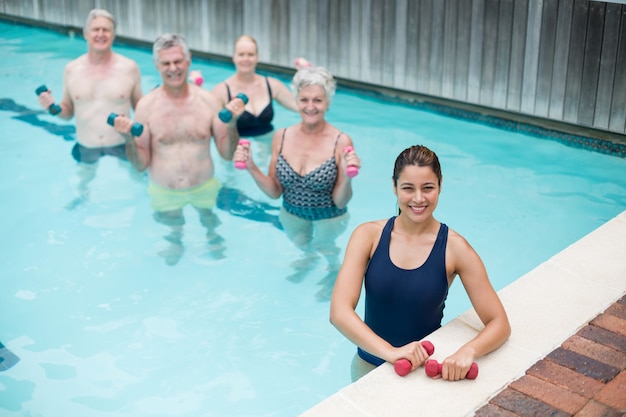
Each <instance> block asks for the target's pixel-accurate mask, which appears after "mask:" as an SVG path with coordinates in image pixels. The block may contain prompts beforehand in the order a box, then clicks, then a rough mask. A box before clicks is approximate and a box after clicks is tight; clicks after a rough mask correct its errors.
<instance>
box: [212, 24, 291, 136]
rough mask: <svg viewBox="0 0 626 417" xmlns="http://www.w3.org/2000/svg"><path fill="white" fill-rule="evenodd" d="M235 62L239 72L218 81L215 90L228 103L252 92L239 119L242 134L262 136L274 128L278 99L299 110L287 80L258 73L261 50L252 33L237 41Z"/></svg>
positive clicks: (286, 106)
mask: <svg viewBox="0 0 626 417" xmlns="http://www.w3.org/2000/svg"><path fill="white" fill-rule="evenodd" d="M233 62H234V64H235V68H236V73H235V74H234V75H232V76H231V77H229V78H227V79H226V80H225V81H224V82H222V83H219V84H217V85H216V86H215V88H214V89H213V93H214V94H215V95H216V96H217V97H218V98H219V100H220V101H221V102H222V105H226V103H228V102H230V100H231V99H232V97H234V96H236V95H237V94H239V93H243V94H245V95H246V96H248V104H246V107H245V111H244V113H243V114H242V115H241V117H240V118H239V120H238V121H237V129H238V130H239V136H241V137H242V138H245V137H247V138H250V137H259V136H263V135H266V134H268V133H270V132H272V131H273V130H274V127H273V126H272V120H273V118H274V107H273V101H274V100H276V101H277V102H278V103H280V104H281V105H282V106H283V107H284V108H286V109H288V110H292V111H298V108H297V107H296V103H295V100H294V96H293V94H292V93H291V91H289V89H288V88H287V86H286V85H285V84H283V83H282V82H281V81H280V80H278V79H276V78H273V77H264V76H262V75H259V74H257V73H256V66H257V63H258V62H259V53H258V45H257V42H256V40H255V39H254V38H253V37H252V36H249V35H242V36H240V37H239V38H238V39H237V40H236V41H235V51H234V54H233ZM270 137H271V136H270Z"/></svg>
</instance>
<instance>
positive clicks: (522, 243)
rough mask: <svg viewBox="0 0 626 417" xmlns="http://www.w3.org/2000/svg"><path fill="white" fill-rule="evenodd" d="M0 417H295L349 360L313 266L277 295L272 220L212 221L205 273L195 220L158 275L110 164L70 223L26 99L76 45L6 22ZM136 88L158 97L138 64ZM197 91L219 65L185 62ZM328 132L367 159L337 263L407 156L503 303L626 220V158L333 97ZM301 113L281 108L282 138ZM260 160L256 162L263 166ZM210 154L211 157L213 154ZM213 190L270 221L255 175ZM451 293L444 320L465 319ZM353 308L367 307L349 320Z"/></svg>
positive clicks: (57, 152)
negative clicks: (425, 164)
mask: <svg viewBox="0 0 626 417" xmlns="http://www.w3.org/2000/svg"><path fill="white" fill-rule="evenodd" d="M0 45H1V48H2V50H3V60H1V61H0V99H8V100H12V101H13V103H15V104H16V105H20V106H23V107H22V108H21V110H19V111H18V110H17V107H16V106H13V108H14V110H15V111H11V110H7V108H9V107H11V106H9V105H8V104H7V103H10V102H7V101H3V103H4V107H3V108H4V110H2V111H0V126H2V127H1V129H2V140H3V145H4V148H3V151H2V152H1V153H0V174H1V179H0V190H2V195H3V198H2V199H0V209H1V212H2V219H1V221H0V225H1V230H2V232H3V237H4V245H3V250H2V251H1V252H0V262H1V263H0V266H1V267H2V274H1V275H0V277H1V278H0V283H1V284H0V285H1V288H2V291H0V342H1V343H3V344H4V345H5V346H7V347H8V348H9V349H10V350H11V352H13V353H14V354H15V355H17V356H18V357H19V358H20V361H19V362H18V363H17V364H15V366H13V367H11V368H10V369H7V370H2V363H0V415H2V416H7V417H16V416H81V417H92V416H93V417H111V416H121V415H126V416H134V417H140V416H168V417H172V416H185V417H186V416H190V417H191V416H193V417H196V416H198V417H199V416H202V417H205V416H220V417H224V416H295V415H298V414H300V413H302V412H304V411H305V410H307V409H308V408H310V407H312V406H313V405H315V404H316V403H317V402H319V401H321V400H322V399H324V398H326V397H328V396H329V395H331V394H333V393H334V392H336V391H337V390H339V389H340V388H342V387H343V386H345V385H347V384H349V383H350V370H349V367H350V361H351V359H352V356H353V354H354V351H355V348H354V346H353V345H352V344H351V343H350V342H348V341H347V340H346V339H345V338H344V337H343V336H341V335H340V334H339V333H338V332H337V331H336V330H335V329H334V328H333V327H332V326H331V325H330V324H329V323H328V302H323V301H318V299H317V298H316V293H317V292H318V291H319V290H320V289H323V287H324V285H323V283H320V280H321V279H322V277H324V275H325V268H324V267H325V265H324V264H323V262H322V263H320V264H318V265H316V266H315V267H313V268H312V269H311V271H310V273H309V275H308V276H307V277H306V278H305V279H304V280H303V281H302V282H300V283H297V284H296V283H293V282H290V281H288V280H287V279H286V277H287V276H288V275H289V274H290V268H289V263H290V262H291V261H292V260H294V259H296V258H297V257H298V255H299V254H298V252H297V250H295V248H294V247H293V245H292V244H291V243H290V242H289V241H288V240H287V239H286V237H285V236H284V234H283V233H282V232H281V231H280V230H278V229H276V228H275V227H273V226H272V225H271V224H269V223H265V222H255V221H250V220H247V219H245V218H241V217H235V216H233V215H231V214H229V213H227V212H225V211H216V213H217V214H218V216H219V218H220V220H221V221H222V225H221V226H220V228H219V231H220V233H221V234H222V236H224V237H225V238H226V245H227V250H226V255H227V256H226V258H225V259H222V260H219V261H215V260H207V259H205V258H203V257H202V252H203V250H202V249H203V247H204V244H205V242H204V229H203V228H202V227H201V226H200V225H199V223H198V218H197V215H196V214H195V212H194V211H193V210H189V211H186V212H185V214H186V217H187V225H186V227H185V238H184V244H185V246H186V248H187V250H186V252H185V254H184V256H183V258H182V260H181V261H180V262H179V263H178V264H177V265H176V266H174V267H170V266H167V265H165V263H164V262H163V260H162V258H160V257H159V256H158V254H157V253H158V251H159V250H160V249H162V245H163V239H162V236H163V234H164V229H163V227H162V226H160V225H158V224H157V223H156V222H154V220H153V219H152V216H151V215H152V213H151V209H150V207H149V200H148V197H147V195H146V184H145V183H142V182H137V181H132V180H130V179H129V177H128V174H127V172H126V170H125V169H123V168H121V167H120V165H119V163H118V162H117V161H116V160H114V159H112V158H108V159H107V158H105V159H103V160H102V161H101V163H100V167H99V171H98V176H97V178H96V180H95V181H94V182H93V183H92V187H91V190H92V191H91V199H90V201H89V202H88V203H86V204H84V205H82V206H79V207H78V208H76V209H75V210H72V211H68V210H66V209H65V208H64V207H65V205H66V204H67V203H68V201H70V200H71V199H72V198H73V197H74V185H75V181H76V172H75V163H74V160H73V159H72V158H71V156H70V149H71V147H72V146H73V141H71V140H65V139H64V138H63V136H68V137H67V138H66V139H71V131H72V126H73V124H72V123H65V122H63V121H60V120H59V119H56V118H53V117H51V116H49V115H44V114H39V113H31V112H29V111H28V109H32V110H37V109H38V106H37V101H36V97H35V94H34V89H35V88H36V87H37V86H38V85H40V84H42V83H45V84H47V85H48V87H49V88H51V89H52V90H53V91H55V92H56V93H57V97H58V95H59V93H60V91H61V80H62V72H63V67H64V66H65V64H66V63H67V62H68V61H69V60H70V59H73V58H75V57H76V56H78V55H79V54H81V53H83V52H84V50H85V44H84V42H83V41H82V40H81V39H70V38H68V37H67V36H63V35H60V34H57V33H54V32H49V31H45V30H40V29H35V28H27V27H23V26H16V25H12V24H7V23H2V22H0ZM116 50H117V51H119V52H121V53H123V54H125V55H127V56H130V57H132V58H134V59H136V60H137V61H138V63H139V64H140V67H141V70H142V74H143V88H144V91H148V90H149V89H151V88H152V87H153V86H154V85H156V84H158V83H159V77H158V74H157V72H156V71H155V69H154V67H153V65H152V61H151V57H150V53H149V51H147V50H143V49H136V48H127V47H121V46H120V47H117V48H116ZM192 67H193V68H195V69H201V70H202V72H203V74H204V76H205V79H206V81H205V85H206V86H212V85H213V84H214V83H216V82H218V81H220V80H222V79H224V78H226V77H227V76H228V75H229V74H231V71H232V70H231V69H230V68H229V67H228V66H225V65H220V64H211V63H208V62H200V61H195V62H194V64H193V65H192ZM328 118H329V120H330V121H331V122H332V123H334V124H336V125H337V126H339V127H340V128H341V129H343V130H344V131H345V132H346V133H348V134H350V135H351V137H352V138H353V140H354V142H355V146H356V148H357V151H358V152H359V154H360V156H361V159H362V161H363V168H362V169H361V172H360V173H359V176H358V177H357V178H356V179H355V181H354V189H355V190H354V194H355V195H354V198H353V200H352V201H351V203H350V205H349V208H350V212H351V219H350V226H349V227H348V230H347V231H346V233H345V234H343V235H342V236H339V238H338V242H339V244H340V246H342V247H345V244H346V242H347V240H348V238H349V235H350V232H351V231H352V229H353V228H354V227H355V226H356V225H357V224H359V223H361V222H364V221H368V220H372V219H378V218H387V217H389V216H391V215H393V214H395V212H396V205H395V200H394V195H393V192H392V188H391V179H390V177H391V171H392V166H393V161H394V159H395V157H396V155H397V154H398V153H399V152H400V151H401V150H402V149H404V148H406V147H407V146H410V145H413V144H425V145H427V146H429V147H431V148H432V149H434V150H435V151H436V152H437V153H438V155H439V157H440V159H441V162H442V166H443V175H444V182H443V191H442V195H441V198H440V204H439V208H438V211H437V217H438V218H439V219H440V220H441V221H443V222H445V223H447V224H449V225H450V226H451V227H452V228H454V229H456V230H457V231H459V232H460V233H461V234H463V235H464V236H465V237H466V238H467V239H468V240H469V241H470V242H471V243H472V245H473V246H474V247H475V248H476V249H477V250H478V252H479V253H480V254H481V256H482V258H483V260H484V262H485V264H486V266H487V269H488V271H489V274H490V276H491V279H492V281H493V283H494V286H495V287H496V288H497V289H500V288H502V287H504V286H506V285H507V284H508V283H510V282H512V281H513V280H515V279H516V278H518V277H519V276H521V275H523V274H524V273H526V272H528V271H529V270H531V269H532V268H534V267H535V266H536V265H538V264H540V263H541V262H544V261H546V260H547V259H548V258H550V257H551V256H553V255H554V254H556V253H557V252H559V251H561V250H562V249H564V248H565V247H567V246H568V245H570V244H571V243H573V242H575V241H576V240H578V239H579V238H581V237H583V236H584V235H586V234H587V233H589V232H591V231H592V230H594V229H596V228H597V227H599V226H600V225H602V224H603V223H604V222H606V221H607V220H609V219H611V218H613V217H614V216H615V215H617V214H618V213H620V212H622V211H623V210H625V209H626V175H625V174H626V161H625V160H624V159H619V158H616V157H611V156H607V155H602V154H598V153H593V152H589V151H585V150H580V149H574V148H569V147H566V146H564V145H562V144H559V143H557V142H554V141H550V140H543V139H537V138H534V137H529V136H524V135H522V134H518V133H511V132H507V131H502V130H498V129H496V128H492V127H489V126H485V125H480V124H472V123H469V122H466V121H460V120H455V119H450V118H447V117H443V116H440V115H437V114H433V113H429V112H424V111H420V110H418V109H415V108H411V107H407V106H403V105H399V104H393V103H387V102H384V101H379V100H374V99H371V98H368V97H367V96H365V95H358V94H354V93H353V92H347V91H344V90H342V89H340V90H339V92H338V93H337V95H336V97H335V99H334V101H333V104H332V107H331V110H330V113H329V115H328ZM297 120H298V116H297V115H295V114H293V113H289V112H287V111H282V110H278V115H277V119H276V125H277V126H286V125H290V124H293V123H295V122H297ZM259 152H260V151H259ZM215 155H216V154H215ZM216 176H217V177H218V178H219V179H220V180H222V182H224V183H226V184H229V185H231V186H233V187H235V188H238V189H240V190H244V191H245V193H246V194H247V195H248V196H250V197H252V198H254V199H257V200H259V201H261V202H266V203H269V204H272V205H275V206H278V205H279V201H272V200H269V199H267V198H266V197H264V195H263V194H262V193H261V192H260V191H259V190H258V189H257V188H256V187H255V185H254V183H253V182H252V180H251V179H250V177H249V176H248V175H243V174H241V173H239V172H236V171H235V170H234V169H232V167H231V165H230V163H226V162H219V163H218V168H217V173H216ZM469 307H470V305H469V302H468V301H467V299H466V296H465V294H464V292H463V289H462V286H461V285H460V284H459V283H458V282H456V283H455V285H454V286H453V287H452V290H451V293H450V296H449V298H448V303H447V310H446V315H445V321H448V320H450V319H451V318H453V317H455V316H456V315H458V314H459V313H461V312H463V311H465V310H466V309H467V308H469ZM360 308H361V306H359V309H360Z"/></svg>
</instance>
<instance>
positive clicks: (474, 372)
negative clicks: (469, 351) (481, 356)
mask: <svg viewBox="0 0 626 417" xmlns="http://www.w3.org/2000/svg"><path fill="white" fill-rule="evenodd" d="M424 367H425V368H426V375H428V376H429V377H431V378H433V377H435V376H437V375H440V374H441V367H442V364H440V363H439V362H437V361H436V360H434V359H431V360H428V361H426V365H424ZM477 376H478V364H477V363H476V362H474V363H472V366H470V369H469V371H467V375H465V379H476V377H477Z"/></svg>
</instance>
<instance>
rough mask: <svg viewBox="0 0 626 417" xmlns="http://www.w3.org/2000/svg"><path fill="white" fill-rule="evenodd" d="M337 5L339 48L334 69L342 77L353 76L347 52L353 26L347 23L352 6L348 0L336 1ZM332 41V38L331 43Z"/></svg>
mask: <svg viewBox="0 0 626 417" xmlns="http://www.w3.org/2000/svg"><path fill="white" fill-rule="evenodd" d="M336 4H337V7H336V8H335V13H336V24H337V28H338V30H337V37H338V40H339V41H338V42H337V45H338V48H337V50H336V54H337V56H338V65H337V66H336V67H334V68H333V69H332V71H333V73H334V74H335V75H338V76H342V77H351V76H352V75H351V73H350V62H349V56H348V54H347V53H346V52H347V51H348V50H349V48H350V37H351V31H352V28H351V27H350V26H349V25H348V24H346V22H345V20H346V16H350V15H351V14H352V13H351V8H350V3H349V2H346V1H340V2H336ZM333 43H334V42H332V39H331V45H332V44H333Z"/></svg>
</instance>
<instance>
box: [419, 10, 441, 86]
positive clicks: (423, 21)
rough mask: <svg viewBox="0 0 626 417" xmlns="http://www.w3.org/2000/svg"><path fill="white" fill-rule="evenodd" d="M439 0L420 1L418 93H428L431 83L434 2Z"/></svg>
mask: <svg viewBox="0 0 626 417" xmlns="http://www.w3.org/2000/svg"><path fill="white" fill-rule="evenodd" d="M433 1H437V0H420V19H419V46H418V60H417V74H416V76H417V91H418V92H420V93H428V84H429V82H430V79H429V78H430V72H429V63H430V38H431V27H432V20H431V16H432V2H433Z"/></svg>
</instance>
